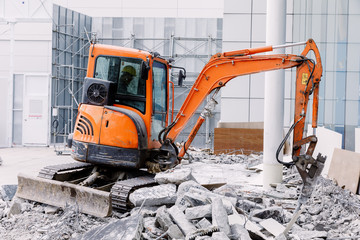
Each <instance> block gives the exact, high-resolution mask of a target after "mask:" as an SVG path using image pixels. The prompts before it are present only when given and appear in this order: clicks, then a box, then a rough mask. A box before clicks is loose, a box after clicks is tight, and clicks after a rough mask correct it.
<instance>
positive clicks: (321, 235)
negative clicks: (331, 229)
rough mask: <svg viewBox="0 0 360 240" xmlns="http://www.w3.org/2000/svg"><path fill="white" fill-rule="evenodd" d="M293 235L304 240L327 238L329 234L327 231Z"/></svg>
mask: <svg viewBox="0 0 360 240" xmlns="http://www.w3.org/2000/svg"><path fill="white" fill-rule="evenodd" d="M293 235H296V236H298V237H299V238H300V239H302V240H307V239H314V238H327V232H325V231H295V232H293Z"/></svg>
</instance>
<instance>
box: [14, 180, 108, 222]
mask: <svg viewBox="0 0 360 240" xmlns="http://www.w3.org/2000/svg"><path fill="white" fill-rule="evenodd" d="M16 196H17V197H20V198H24V199H29V200H32V201H36V202H41V203H46V204H49V205H52V206H57V207H61V208H65V207H66V206H68V205H74V204H77V205H78V207H79V211H80V212H83V213H87V214H90V215H93V216H96V217H106V216H109V215H110V214H111V210H112V207H111V197H110V193H109V192H105V191H101V190H97V189H92V188H89V187H84V186H79V185H75V184H72V183H68V182H61V181H55V180H49V179H45V178H40V177H33V176H28V175H25V174H22V173H19V175H18V188H17V192H16Z"/></svg>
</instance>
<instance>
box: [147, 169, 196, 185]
mask: <svg viewBox="0 0 360 240" xmlns="http://www.w3.org/2000/svg"><path fill="white" fill-rule="evenodd" d="M191 172H192V170H191V168H179V169H177V168H175V169H169V170H167V171H165V172H159V173H157V174H156V176H155V178H154V179H155V181H156V182H157V183H159V184H167V183H173V184H176V185H180V184H181V183H183V182H186V181H189V180H193V181H196V180H195V178H194V177H193V176H192V174H191Z"/></svg>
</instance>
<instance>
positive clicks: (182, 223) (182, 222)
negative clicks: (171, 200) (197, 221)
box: [168, 205, 196, 235]
mask: <svg viewBox="0 0 360 240" xmlns="http://www.w3.org/2000/svg"><path fill="white" fill-rule="evenodd" d="M168 212H169V213H170V216H171V218H172V220H173V221H174V222H175V223H176V224H177V225H178V227H179V228H180V229H181V231H182V232H183V233H184V235H187V234H190V233H192V232H195V231H196V227H195V226H194V225H192V224H191V223H190V222H189V221H188V220H187V219H186V217H185V214H184V213H183V212H182V211H181V210H180V209H179V208H178V207H177V206H176V205H174V206H172V207H171V208H170V209H169V210H168Z"/></svg>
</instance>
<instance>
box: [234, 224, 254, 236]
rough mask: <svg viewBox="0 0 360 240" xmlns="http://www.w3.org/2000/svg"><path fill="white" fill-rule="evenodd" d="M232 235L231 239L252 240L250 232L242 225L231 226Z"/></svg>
mask: <svg viewBox="0 0 360 240" xmlns="http://www.w3.org/2000/svg"><path fill="white" fill-rule="evenodd" d="M230 228H231V235H230V239H233V240H237V239H241V240H251V238H250V235H249V232H248V231H247V230H246V228H244V227H243V226H242V225H240V224H234V225H231V226H230Z"/></svg>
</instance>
